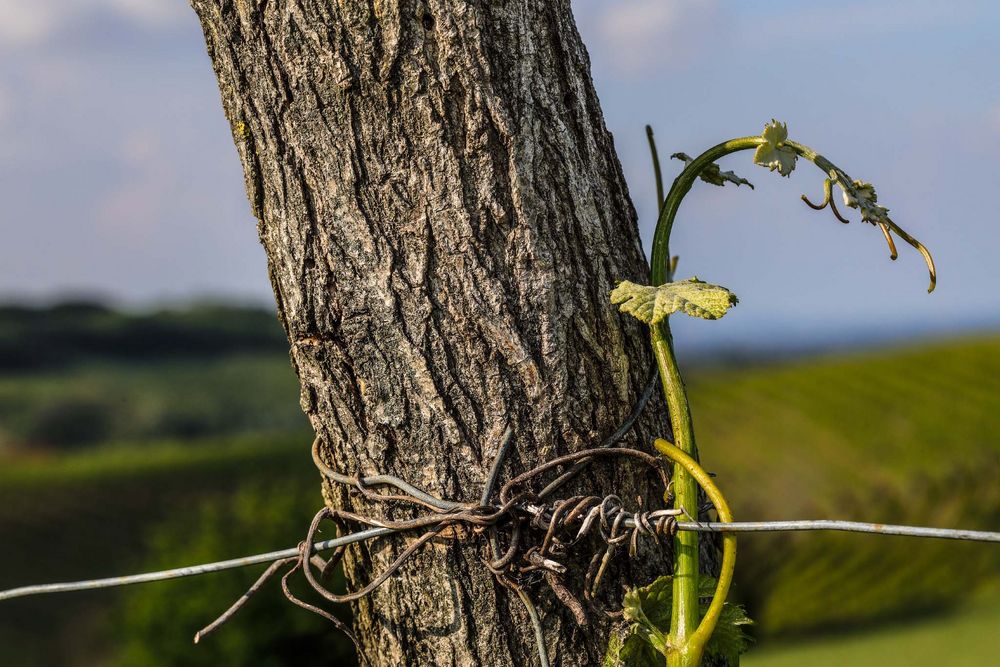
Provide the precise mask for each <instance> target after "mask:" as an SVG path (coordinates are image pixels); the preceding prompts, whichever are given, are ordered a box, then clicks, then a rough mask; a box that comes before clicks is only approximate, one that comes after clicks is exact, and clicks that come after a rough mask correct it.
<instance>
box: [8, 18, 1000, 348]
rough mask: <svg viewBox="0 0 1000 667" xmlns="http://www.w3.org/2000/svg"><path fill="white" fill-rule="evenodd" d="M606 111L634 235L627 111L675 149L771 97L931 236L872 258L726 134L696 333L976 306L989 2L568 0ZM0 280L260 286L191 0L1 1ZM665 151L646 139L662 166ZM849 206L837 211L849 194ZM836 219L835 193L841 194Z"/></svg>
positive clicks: (172, 294)
mask: <svg viewBox="0 0 1000 667" xmlns="http://www.w3.org/2000/svg"><path fill="white" fill-rule="evenodd" d="M574 7H575V11H576V14H577V19H578V23H579V25H580V29H581V31H582V32H583V35H584V38H585V41H586V42H587V44H588V47H589V49H590V53H591V59H592V62H593V68H594V76H595V80H596V84H597V88H598V92H599V94H600V96H601V101H602V104H603V107H604V111H605V116H606V119H607V122H608V125H609V127H610V129H611V131H612V132H613V133H614V135H615V141H616V145H617V148H618V152H619V156H620V158H621V160H622V163H623V166H624V168H625V172H626V176H627V178H628V181H629V184H630V188H631V192H632V196H633V198H634V200H635V203H636V207H637V209H638V210H639V214H640V220H641V221H642V231H643V236H644V239H645V240H646V241H647V242H648V240H649V237H650V235H651V233H652V222H653V218H654V215H655V210H654V206H653V198H654V195H653V187H652V180H651V177H650V169H649V163H648V155H647V152H646V145H645V136H644V134H643V125H644V124H645V123H647V122H649V123H652V124H653V126H654V127H655V128H656V130H657V138H658V140H659V143H660V148H661V152H662V153H664V154H667V155H669V154H670V153H671V152H673V151H676V150H683V151H686V152H688V153H692V154H695V153H697V152H699V151H700V150H702V149H704V148H706V147H708V146H709V145H712V144H714V143H716V142H717V141H719V140H721V139H725V138H729V137H733V136H740V135H745V134H752V133H757V132H759V131H760V129H761V127H762V125H763V123H764V122H765V121H767V120H769V119H770V118H772V117H776V118H778V119H780V120H783V121H786V122H787V123H788V126H789V130H790V133H791V136H792V137H793V138H795V139H797V140H799V141H801V142H803V143H806V144H808V145H811V146H813V147H814V148H816V149H818V150H820V151H821V152H823V153H824V154H826V155H827V156H828V157H830V158H831V159H833V160H834V162H837V163H838V164H840V166H842V167H843V168H845V169H846V170H847V171H848V172H849V173H851V174H852V175H853V176H854V177H856V178H862V179H865V180H870V181H872V182H873V183H875V185H876V187H877V188H878V191H879V195H880V202H881V203H884V204H885V205H887V206H889V207H890V208H891V209H892V212H893V217H894V219H895V220H896V221H897V222H898V223H899V224H901V225H902V226H903V227H904V228H906V229H909V230H910V231H911V232H912V233H913V234H915V235H916V236H917V237H918V238H920V239H921V240H923V241H924V242H925V243H926V244H927V245H928V246H929V247H930V248H931V249H932V251H933V252H934V254H935V258H936V259H937V263H938V269H939V274H940V283H939V288H938V290H937V291H936V292H935V293H934V294H933V295H927V294H926V293H925V286H926V274H925V271H924V268H923V263H922V261H921V259H920V257H919V256H918V255H917V254H916V253H915V252H912V251H911V250H910V248H908V247H906V246H904V245H902V244H901V245H900V257H899V259H898V260H897V261H896V262H895V263H892V262H890V261H889V260H888V257H887V252H886V249H885V246H884V242H883V241H882V239H881V234H880V233H879V232H878V230H877V229H875V228H873V227H871V226H868V225H864V226H862V225H861V224H859V223H857V222H856V221H855V222H854V223H852V224H851V225H848V226H844V225H840V224H839V223H837V222H836V221H834V220H833V218H832V217H831V216H830V215H829V213H827V212H813V211H810V210H809V209H807V208H806V207H805V205H804V204H802V202H801V201H800V200H799V195H800V194H802V193H808V194H809V195H810V196H812V197H814V198H815V197H818V195H819V193H820V191H821V184H822V175H821V173H820V172H819V171H818V170H816V169H815V168H814V167H812V166H811V165H808V164H805V163H800V165H799V168H798V169H797V170H796V172H795V173H793V174H792V177H791V178H790V179H782V178H779V177H778V176H777V175H775V174H771V173H769V172H767V171H766V170H764V169H761V168H759V167H755V166H753V165H752V164H751V162H750V157H749V154H746V155H737V156H732V157H730V158H729V159H728V161H727V162H726V163H725V165H724V168H726V169H735V170H736V171H737V173H739V174H740V175H742V176H745V177H747V178H749V179H750V180H752V181H753V182H754V184H755V185H756V186H757V189H756V190H755V191H750V190H748V189H746V188H740V189H736V188H729V187H727V188H713V187H712V186H708V185H702V186H700V187H696V189H695V191H694V192H693V193H692V195H691V196H690V197H689V198H688V199H687V200H686V201H685V204H684V206H683V208H682V210H681V215H680V217H679V221H678V223H677V228H676V232H675V234H674V243H673V246H674V250H675V252H677V253H678V254H680V255H681V264H680V274H681V275H682V276H685V277H686V276H689V275H692V274H697V275H698V276H700V277H702V278H703V279H706V280H709V281H711V282H717V283H720V284H723V285H726V286H727V287H730V288H731V289H733V290H734V291H735V292H737V293H738V294H739V295H740V297H741V304H740V305H739V306H738V307H737V308H736V309H734V310H733V311H732V313H731V314H730V315H729V316H727V318H726V320H724V321H723V322H719V323H706V322H694V321H691V322H684V323H679V332H678V336H679V337H680V338H682V339H684V340H690V341H694V342H701V343H717V344H725V345H737V344H739V343H741V342H746V341H750V342H751V343H757V344H760V343H764V344H771V345H781V344H784V343H786V342H791V341H812V340H815V341H820V340H823V341H829V340H832V339H834V338H836V337H838V336H841V335H846V334H852V335H860V334H865V333H871V334H873V335H874V334H877V333H878V332H880V331H892V332H894V333H905V332H911V333H914V334H918V333H921V332H927V331H938V330H943V329H951V328H961V327H964V326H974V325H980V326H982V325H994V326H996V325H998V324H1000V289H998V287H1000V269H998V268H997V262H996V260H995V259H994V255H995V252H996V251H995V250H994V246H995V245H996V244H997V243H998V242H1000V231H998V226H997V223H996V218H997V214H996V212H995V202H994V201H993V198H994V197H995V196H996V194H997V192H998V191H1000V187H998V170H997V168H996V167H995V162H996V159H995V155H996V154H997V153H998V152H1000V77H998V76H997V74H996V69H997V65H998V64H1000V39H998V36H1000V4H998V3H990V2H971V1H970V2H964V1H954V2H943V1H941V2H920V1H916V0H910V1H905V2H904V1H900V0H885V1H883V0H869V1H847V2H837V3H834V2H824V3H818V2H816V3H814V2H791V1H784V2H778V1H775V2H753V3H749V2H735V1H732V2H711V1H709V0H702V1H695V0H616V1H613V2H612V1H609V0H577V1H576V2H575V3H574ZM0 17H2V19H3V20H2V21H0V201H2V202H3V203H2V206H0V231H2V234H3V236H2V238H3V242H2V243H0V298H12V297H14V298H22V299H24V298H30V299H48V298H52V297H54V296H55V295H59V294H64V293H66V292H72V293H78V294H79V293H85V294H99V295H105V296H108V297H112V298H114V299H117V300H119V301H121V302H123V303H128V304H145V303H150V302H161V301H165V300H172V301H176V300H185V299H189V298H196V297H205V296H215V297H225V298H235V299H240V300H250V301H259V302H264V303H270V302H271V301H270V291H269V286H268V284H267V280H266V271H265V266H264V257H263V252H262V251H261V249H260V248H259V246H258V244H257V240H256V231H255V228H254V220H253V219H252V217H251V215H250V212H249V208H248V206H247V204H246V201H245V196H244V192H243V184H242V177H241V173H240V166H239V162H238V159H237V157H236V152H235V149H234V148H233V146H232V143H231V139H230V135H229V130H228V127H227V125H226V123H225V120H224V118H223V115H222V111H221V106H220V104H219V97H218V91H217V89H216V86H215V80H214V77H213V74H212V71H211V67H210V65H209V62H208V59H207V56H206V55H205V51H204V44H203V42H202V36H201V33H200V29H199V27H198V24H197V21H196V19H195V17H194V15H193V12H192V11H191V10H190V9H189V8H188V7H187V6H186V4H185V3H183V2H180V1H179V0H46V1H45V2H44V3H42V2H38V1H37V0H0ZM678 166H680V165H679V163H677V162H673V163H672V164H669V163H668V164H667V165H666V168H667V173H668V174H669V175H671V176H672V175H673V174H674V173H675V172H676V170H677V167H678ZM852 213H854V212H853V211H852ZM852 217H853V218H854V219H855V220H856V215H854V216H852Z"/></svg>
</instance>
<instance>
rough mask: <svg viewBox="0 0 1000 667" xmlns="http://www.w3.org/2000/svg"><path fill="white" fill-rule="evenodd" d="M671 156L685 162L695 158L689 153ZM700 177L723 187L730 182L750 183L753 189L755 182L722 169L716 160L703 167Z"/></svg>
mask: <svg viewBox="0 0 1000 667" xmlns="http://www.w3.org/2000/svg"><path fill="white" fill-rule="evenodd" d="M670 157H672V158H673V159H675V160H682V161H683V162H684V163H685V164H686V163H689V162H694V158H692V157H691V156H690V155H688V154H687V153H674V154H673V155H671V156H670ZM698 178H700V179H701V180H703V181H705V182H706V183H711V184H712V185H718V186H719V187H722V186H723V185H725V184H726V183H727V182H728V183H733V184H735V185H737V186H740V185H749V186H750V189H751V190H753V189H754V188H753V183H751V182H750V181H748V180H747V179H745V178H741V177H739V176H737V175H736V173H735V172H732V171H722V168H721V167H720V166H719V165H718V164H717V163H715V162H712V163H711V164H709V165H708V166H707V167H705V168H704V169H702V170H701V173H700V174H698Z"/></svg>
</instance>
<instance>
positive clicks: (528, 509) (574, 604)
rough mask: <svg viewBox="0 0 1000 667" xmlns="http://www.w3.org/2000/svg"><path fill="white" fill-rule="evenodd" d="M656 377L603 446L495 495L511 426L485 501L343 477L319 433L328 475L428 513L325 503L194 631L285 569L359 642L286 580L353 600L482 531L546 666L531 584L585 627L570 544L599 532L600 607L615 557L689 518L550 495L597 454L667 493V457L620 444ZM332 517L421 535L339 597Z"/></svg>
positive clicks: (384, 480)
mask: <svg viewBox="0 0 1000 667" xmlns="http://www.w3.org/2000/svg"><path fill="white" fill-rule="evenodd" d="M657 378H658V375H657V374H656V373H655V372H654V373H653V375H652V376H651V377H650V380H649V382H648V383H647V385H646V387H645V389H644V391H643V393H642V395H641V396H640V398H639V401H638V402H637V404H636V405H635V407H634V408H633V410H632V412H631V414H630V415H629V416H628V418H627V419H626V420H625V421H624V422H623V423H622V424H621V425H620V426H619V427H618V429H616V430H615V432H614V433H612V434H611V435H610V436H609V437H608V438H607V439H606V440H605V441H604V442H602V443H601V444H600V445H599V446H598V447H595V448H592V449H585V450H581V451H578V452H574V453H572V454H567V455H565V456H560V457H558V458H554V459H552V460H549V461H546V462H545V463H542V464H540V465H538V466H536V467H534V468H532V469H530V470H528V471H526V472H524V473H521V474H520V475H517V476H516V477H514V478H513V479H511V480H510V481H508V482H506V483H505V484H504V485H503V486H502V487H500V489H499V492H498V493H496V494H494V490H495V488H496V485H497V480H498V478H499V476H500V472H501V469H502V467H503V462H504V459H505V457H506V454H507V451H508V450H509V448H510V445H511V442H512V440H513V431H512V429H510V428H509V427H508V428H507V430H506V431H505V432H504V435H503V438H502V441H501V445H500V449H499V452H498V453H497V456H496V458H495V460H494V461H493V465H492V467H491V469H490V472H489V475H488V476H487V478H486V481H485V483H484V485H483V491H482V495H481V497H480V499H479V502H478V503H461V502H455V501H451V500H446V499H442V498H438V497H436V496H433V495H431V494H429V493H427V492H425V491H423V490H421V489H419V488H417V487H415V486H413V485H411V484H409V483H407V482H406V481H404V480H401V479H399V478H397V477H394V476H392V475H381V474H380V475H371V476H366V477H362V476H360V475H357V476H350V475H345V474H343V473H341V472H339V471H337V470H335V469H334V468H332V467H331V466H330V465H329V464H327V463H326V462H325V461H324V460H323V458H322V455H321V448H320V443H321V441H320V439H319V438H317V439H316V440H315V441H314V443H313V448H312V455H313V461H314V463H315V464H316V467H317V468H318V469H319V471H320V472H321V473H322V475H323V476H324V477H325V478H326V479H328V480H330V481H331V482H334V483H337V484H341V485H345V486H347V487H350V488H352V489H353V490H355V491H357V492H358V493H360V494H361V495H362V496H363V497H364V498H365V499H367V500H369V501H373V502H376V503H403V504H406V505H409V506H410V507H417V508H420V509H422V510H430V511H429V512H426V513H423V514H420V515H418V516H416V517H414V518H411V519H406V520H398V521H393V520H388V519H384V518H374V517H369V516H365V515H362V514H358V513H355V512H350V511H346V510H339V509H331V508H329V507H324V508H323V509H321V510H320V511H319V512H317V514H316V515H315V516H314V517H313V520H312V522H311V524H310V526H309V530H308V533H307V534H306V536H305V539H304V540H303V541H302V542H300V543H299V546H298V554H297V555H296V556H294V557H290V558H283V559H279V560H277V561H275V562H273V563H272V564H271V566H270V567H268V568H267V570H265V571H264V573H263V574H262V575H261V576H260V578H259V579H258V580H257V581H256V582H255V583H254V584H253V586H251V587H250V589H249V590H248V591H247V592H246V593H245V594H244V595H243V596H242V597H240V598H239V599H238V600H237V601H236V602H235V603H234V604H233V605H232V606H231V607H230V608H229V609H227V610H226V611H225V612H224V613H223V614H222V615H221V616H220V617H219V618H218V619H216V620H215V621H213V622H212V623H211V624H209V625H208V626H206V627H205V628H204V629H202V630H201V631H200V632H198V633H197V634H196V635H195V641H196V642H197V641H199V640H200V639H201V638H202V637H204V636H205V635H207V634H209V633H210V632H212V631H213V630H215V629H216V628H218V627H219V626H221V625H222V624H223V623H225V622H226V621H227V620H229V618H231V617H232V616H233V615H234V614H235V613H236V612H237V611H238V610H239V609H240V608H241V607H242V606H243V605H244V604H245V603H246V602H247V600H249V598H250V597H251V596H252V595H253V594H254V593H255V592H256V591H257V590H258V589H259V588H260V587H261V586H262V585H263V584H264V583H265V582H266V581H267V580H268V579H270V578H271V577H272V576H274V575H275V574H277V573H278V571H280V570H281V569H282V568H283V567H284V568H287V569H286V571H285V573H284V574H283V575H282V578H281V587H282V591H283V592H284V594H285V596H286V597H287V598H288V599H289V600H290V601H291V602H292V603H294V604H296V605H298V606H300V607H302V608H304V609H307V610H309V611H312V612H314V613H316V614H319V615H320V616H322V617H324V618H326V619H328V620H330V621H331V622H332V623H333V624H334V625H335V626H336V627H337V628H338V629H340V630H341V631H343V632H344V633H345V634H346V635H347V636H348V637H350V639H351V641H352V642H354V643H355V645H357V638H356V637H355V636H354V634H353V633H352V632H351V630H350V628H348V627H347V626H346V625H345V624H344V623H343V622H342V621H341V620H340V619H338V618H337V617H336V616H334V615H333V614H331V613H329V612H328V611H326V610H324V609H321V608H319V607H317V606H315V605H313V604H310V603H308V602H306V601H304V600H302V599H300V598H298V597H296V596H295V595H294V594H293V593H292V592H291V590H290V589H289V585H288V580H289V578H290V577H291V576H292V575H293V574H295V573H296V572H298V571H300V570H301V571H302V573H303V575H304V577H305V580H306V581H307V582H308V583H309V585H310V586H311V587H312V588H313V589H314V590H315V591H316V592H317V593H318V594H319V595H320V596H322V597H323V598H324V599H325V600H328V601H329V602H333V603H347V602H353V601H356V600H358V599H361V598H363V597H365V596H367V595H369V594H371V593H372V592H373V591H375V590H376V589H377V588H378V587H379V586H381V585H382V584H383V583H384V582H385V581H386V580H387V579H389V577H391V576H392V575H393V574H395V573H396V572H397V571H398V570H399V569H400V568H401V567H402V566H403V564H404V563H405V562H406V561H407V560H408V559H409V558H410V557H411V556H413V555H414V554H415V553H417V552H418V551H419V550H420V549H421V548H422V547H423V546H425V545H426V544H427V543H428V542H431V541H433V540H464V539H468V537H470V536H484V537H485V538H486V542H487V546H488V548H487V549H484V551H483V552H482V553H481V560H482V562H483V564H484V565H485V566H486V567H487V568H488V569H489V570H490V572H492V573H493V575H494V576H495V577H496V579H497V580H498V581H499V582H500V583H501V584H502V585H503V586H505V587H506V588H508V589H510V590H513V591H515V592H516V593H517V594H518V596H519V597H520V599H521V601H522V602H523V603H524V605H525V607H526V610H527V612H528V615H529V618H531V620H532V623H533V625H534V628H535V635H536V640H537V643H538V651H539V657H540V659H541V662H542V665H543V666H544V665H547V664H548V661H547V657H546V655H545V646H544V643H543V642H542V638H541V626H540V621H539V619H538V613H537V610H536V609H535V606H534V604H533V602H532V600H531V598H530V596H529V595H528V588H529V587H530V585H531V584H532V583H534V582H537V581H539V579H541V580H543V581H544V582H545V584H546V585H548V587H549V588H550V589H551V590H552V592H553V594H554V595H555V597H556V599H558V600H559V601H560V602H561V603H562V604H563V605H564V606H565V607H566V608H567V609H568V610H569V611H570V613H571V614H572V616H573V618H574V620H575V621H576V623H577V624H579V625H581V626H584V625H587V623H588V619H587V611H586V608H585V606H584V604H583V603H581V601H580V600H579V599H578V597H577V596H576V595H575V594H574V593H573V592H572V591H571V590H570V589H569V588H568V587H567V586H566V584H565V583H564V579H565V576H566V574H567V571H568V568H567V566H566V565H564V564H563V563H562V562H561V561H562V560H564V559H565V557H566V556H567V555H568V554H569V551H568V549H569V547H571V546H574V545H577V544H578V543H580V542H581V541H583V540H585V539H586V538H596V539H597V541H599V543H600V544H601V548H599V549H598V550H596V552H595V553H594V554H593V555H592V557H591V559H590V563H589V566H588V567H587V570H586V574H585V576H584V584H583V598H584V600H585V601H587V602H590V603H592V602H593V601H594V598H595V596H596V595H597V593H598V591H599V589H600V585H601V581H602V580H603V578H604V576H605V573H606V571H607V569H608V565H609V564H610V563H611V562H612V560H613V559H614V558H615V556H616V555H617V554H619V553H620V552H621V551H622V550H624V549H627V554H628V557H629V558H633V557H635V555H636V553H637V550H638V544H639V539H640V537H649V538H652V539H653V540H654V542H655V544H656V545H657V546H658V547H659V548H664V542H665V541H666V542H667V544H669V540H665V539H664V538H669V537H672V536H673V535H674V534H676V531H677V521H678V517H679V516H681V515H683V514H684V512H683V510H679V509H655V510H648V511H645V510H642V508H641V504H640V507H639V508H638V509H637V510H635V511H633V510H629V509H627V508H626V507H625V505H624V503H623V501H622V500H621V498H619V497H618V496H617V495H614V494H608V495H605V496H603V497H602V496H598V495H576V496H572V497H569V498H562V499H554V500H553V499H550V498H551V496H552V494H553V493H554V492H555V491H556V490H557V489H559V488H560V487H561V486H563V485H564V484H565V483H566V482H568V481H569V480H570V479H572V478H573V477H575V476H576V475H577V474H578V473H579V472H580V471H581V470H583V469H584V468H585V467H586V466H587V465H588V464H589V463H590V462H591V461H593V460H594V459H596V458H615V457H617V458H621V457H624V458H630V459H633V460H635V461H637V462H639V463H641V464H643V465H644V466H646V467H647V468H649V469H651V470H652V471H653V472H655V473H656V474H657V475H658V477H659V479H660V481H661V482H662V483H663V485H664V488H666V489H667V490H668V492H669V488H670V485H669V477H668V474H667V469H666V465H665V460H664V459H662V458H660V457H658V456H654V455H652V454H648V453H646V452H642V451H639V450H636V449H630V448H625V447H616V446H614V445H615V444H616V443H618V441H620V440H621V438H622V437H623V436H624V435H625V434H626V433H627V432H628V431H629V430H630V429H631V428H632V426H633V425H634V423H635V421H636V420H637V419H638V417H639V415H640V414H641V413H642V410H643V409H644V408H645V406H646V404H647V403H648V402H649V399H650V397H651V396H652V394H653V392H654V390H655V387H656V380H657ZM567 466H568V468H567V469H565V470H563V471H561V472H560V474H559V475H558V476H557V477H556V478H555V479H554V480H552V481H551V482H549V483H548V484H547V485H546V486H545V487H544V488H542V490H541V491H538V492H532V491H530V490H528V487H529V485H530V483H531V482H533V481H536V479H537V478H538V477H540V476H542V475H544V474H546V473H550V472H552V471H558V470H561V469H563V468H565V467H567ZM377 487H394V488H395V489H396V490H397V491H399V492H400V493H380V492H377V491H375V490H374V489H375V488H377ZM494 495H496V501H494ZM497 501H498V502H497ZM640 503H641V499H640ZM688 518H689V519H691V517H688ZM691 520H694V519H691ZM325 521H330V522H332V523H334V524H335V525H336V526H337V529H338V532H339V534H341V535H343V534H346V533H347V532H349V531H348V525H349V524H360V525H363V526H369V527H371V528H375V529H384V530H383V531H382V532H379V531H373V534H372V537H373V538H374V537H377V536H379V535H383V534H389V533H396V532H413V531H422V532H421V534H420V536H419V537H418V538H417V539H416V540H414V541H413V542H411V543H410V544H409V545H408V546H407V547H406V548H405V549H404V550H403V551H402V552H400V553H399V555H398V556H397V557H396V558H395V559H394V560H393V561H392V563H391V564H390V565H389V566H388V567H387V568H386V569H385V570H384V571H382V572H381V573H380V574H379V575H378V576H376V577H375V578H373V579H372V580H371V581H370V582H369V583H367V584H366V585H365V586H363V587H362V588H360V589H358V590H356V591H351V592H347V593H342V594H338V593H334V592H332V591H330V590H329V589H328V588H326V587H325V586H324V585H323V583H322V580H325V579H328V577H329V576H330V574H331V573H332V572H333V570H334V569H335V568H336V567H337V565H338V564H339V563H340V561H341V559H342V558H343V556H344V554H345V552H346V549H347V545H343V546H339V547H337V548H336V550H335V551H334V552H333V554H332V556H331V557H330V558H329V559H328V560H325V561H324V560H323V558H321V557H320V556H319V555H318V554H317V553H316V552H315V551H314V547H313V545H314V544H315V542H316V534H317V531H319V529H320V527H321V525H322V524H323V523H324V522H325ZM501 537H503V538H504V539H505V541H506V544H507V546H506V548H505V549H502V548H501ZM605 613H606V614H608V615H609V616H616V615H619V614H620V613H621V612H617V614H616V613H612V612H607V611H605Z"/></svg>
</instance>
